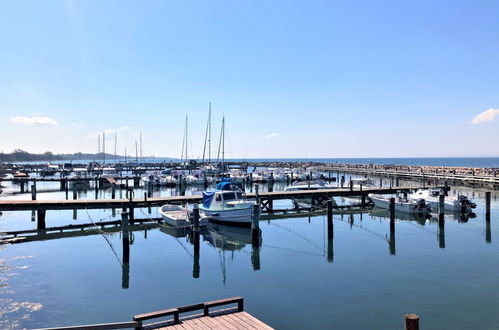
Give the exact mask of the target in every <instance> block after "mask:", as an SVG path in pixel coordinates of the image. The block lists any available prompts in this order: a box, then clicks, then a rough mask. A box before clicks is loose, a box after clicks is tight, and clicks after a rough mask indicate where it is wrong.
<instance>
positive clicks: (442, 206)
mask: <svg viewBox="0 0 499 330" xmlns="http://www.w3.org/2000/svg"><path fill="white" fill-rule="evenodd" d="M444 211H445V195H444V194H440V196H438V214H439V215H443V214H444V213H445V212H444Z"/></svg>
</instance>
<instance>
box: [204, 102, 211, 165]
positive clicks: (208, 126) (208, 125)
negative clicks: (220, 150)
mask: <svg viewBox="0 0 499 330" xmlns="http://www.w3.org/2000/svg"><path fill="white" fill-rule="evenodd" d="M206 142H208V162H211V102H210V107H209V110H208V122H207V123H206V134H205V137H204V148H203V163H204V161H205V153H206Z"/></svg>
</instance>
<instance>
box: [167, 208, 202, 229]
mask: <svg viewBox="0 0 499 330" xmlns="http://www.w3.org/2000/svg"><path fill="white" fill-rule="evenodd" d="M159 213H161V217H162V218H163V220H164V221H165V222H166V223H167V224H169V225H171V226H173V227H188V226H191V225H192V222H191V210H189V208H187V207H182V206H180V205H172V204H166V205H163V206H162V207H161V208H160V209H159ZM199 225H200V226H205V225H206V221H205V220H203V219H202V218H200V219H199Z"/></svg>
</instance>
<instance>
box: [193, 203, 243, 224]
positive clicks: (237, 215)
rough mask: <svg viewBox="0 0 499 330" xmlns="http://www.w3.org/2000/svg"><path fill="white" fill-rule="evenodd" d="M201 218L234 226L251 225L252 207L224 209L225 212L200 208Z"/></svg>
mask: <svg viewBox="0 0 499 330" xmlns="http://www.w3.org/2000/svg"><path fill="white" fill-rule="evenodd" d="M200 210H201V213H202V215H203V216H205V217H207V218H208V219H209V220H218V221H223V222H230V223H235V224H248V225H251V221H252V220H251V214H252V207H248V208H238V209H232V210H230V209H225V210H207V209H204V208H201V207H200Z"/></svg>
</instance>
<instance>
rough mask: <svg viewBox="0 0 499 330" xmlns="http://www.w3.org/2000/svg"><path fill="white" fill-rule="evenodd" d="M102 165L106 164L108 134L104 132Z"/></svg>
mask: <svg viewBox="0 0 499 330" xmlns="http://www.w3.org/2000/svg"><path fill="white" fill-rule="evenodd" d="M102 151H103V152H102V163H103V164H105V163H106V132H102Z"/></svg>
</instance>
